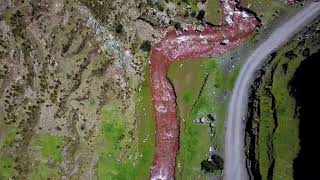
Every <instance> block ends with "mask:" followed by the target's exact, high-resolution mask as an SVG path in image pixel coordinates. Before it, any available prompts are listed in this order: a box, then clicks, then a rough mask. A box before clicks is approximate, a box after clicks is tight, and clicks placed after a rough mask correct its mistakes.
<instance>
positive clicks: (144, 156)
mask: <svg viewBox="0 0 320 180" xmlns="http://www.w3.org/2000/svg"><path fill="white" fill-rule="evenodd" d="M144 72H145V73H146V75H145V81H144V82H143V84H142V86H141V90H140V91H139V92H137V93H135V95H134V102H135V111H134V112H133V111H128V112H127V113H123V112H122V111H121V107H122V106H123V104H122V103H121V102H119V101H118V102H117V101H115V100H113V102H114V103H113V104H110V105H109V106H105V107H104V108H103V110H102V113H101V122H102V126H101V135H100V139H99V140H98V145H97V146H98V154H99V163H98V169H97V174H98V178H99V179H106V180H107V179H108V180H109V179H110V180H111V179H124V180H125V179H137V180H140V179H148V178H149V173H150V171H149V169H150V167H151V165H152V160H153V154H154V139H155V126H154V125H155V124H154V117H153V109H152V97H151V85H150V79H149V74H148V73H149V71H148V68H147V66H145V71H144ZM128 118H131V120H132V119H136V122H135V123H134V124H135V125H134V127H132V126H131V125H130V123H127V122H128ZM150 147H151V148H150Z"/></svg>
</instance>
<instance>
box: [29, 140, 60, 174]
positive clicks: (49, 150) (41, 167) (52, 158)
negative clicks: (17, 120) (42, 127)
mask: <svg viewBox="0 0 320 180" xmlns="http://www.w3.org/2000/svg"><path fill="white" fill-rule="evenodd" d="M62 145H63V138H61V137H58V136H52V135H48V134H39V135H37V136H35V137H33V139H32V141H31V143H30V146H29V157H30V160H31V165H30V166H31V167H32V168H30V170H31V171H30V174H29V175H28V176H29V178H30V179H35V180H38V179H39V180H41V179H50V178H51V179H55V178H59V177H61V169H60V168H59V163H60V162H61V161H62V152H61V147H62Z"/></svg>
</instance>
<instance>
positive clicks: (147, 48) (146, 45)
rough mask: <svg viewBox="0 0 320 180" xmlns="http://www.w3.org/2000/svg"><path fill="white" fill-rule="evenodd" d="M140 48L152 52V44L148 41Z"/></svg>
mask: <svg viewBox="0 0 320 180" xmlns="http://www.w3.org/2000/svg"><path fill="white" fill-rule="evenodd" d="M140 48H141V49H142V50H143V51H146V52H149V51H150V50H151V42H150V41H148V40H145V41H143V42H142V44H141V47H140Z"/></svg>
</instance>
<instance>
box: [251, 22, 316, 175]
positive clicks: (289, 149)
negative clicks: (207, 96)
mask: <svg viewBox="0 0 320 180" xmlns="http://www.w3.org/2000/svg"><path fill="white" fill-rule="evenodd" d="M319 27H320V25H319V18H318V19H317V20H315V21H314V22H313V23H312V25H310V26H309V27H307V28H305V30H303V31H302V32H300V33H298V34H297V35H296V36H295V37H294V38H293V39H292V40H291V41H290V42H289V43H287V44H286V45H284V46H283V47H282V48H280V49H279V50H278V51H277V52H275V53H273V54H272V55H271V56H270V57H269V60H268V61H267V62H266V64H264V65H263V67H262V69H260V70H259V71H258V72H257V74H256V79H255V81H254V83H253V85H252V86H251V92H250V97H249V103H248V107H249V108H248V113H247V122H246V137H245V142H246V156H247V169H248V171H249V175H250V179H258V180H259V179H268V180H270V179H293V178H295V179H297V178H298V179H299V177H300V176H301V173H302V171H298V172H295V171H294V170H298V169H299V167H300V166H302V165H301V164H303V162H302V161H299V160H301V158H299V157H300V156H301V154H302V155H303V154H304V153H302V150H304V152H310V150H308V147H309V149H310V146H308V143H306V142H305V143H303V142H304V141H303V139H305V138H303V132H305V129H304V130H302V129H301V128H303V127H302V125H303V124H305V123H306V122H303V123H302V121H306V118H302V117H307V116H304V115H303V112H304V111H303V110H301V109H303V107H301V106H303V103H301V99H300V100H299V97H298V96H296V94H295V93H294V92H296V91H297V87H294V85H292V84H293V83H292V81H293V80H294V79H295V78H294V77H295V76H297V75H295V73H296V71H298V70H299V69H301V67H300V64H301V63H302V64H303V63H304V62H305V61H307V60H308V59H310V58H311V57H315V56H316V55H315V53H316V52H318V50H319V48H320V40H319V36H320V33H319ZM318 56H319V55H318ZM311 59H312V58H311ZM300 71H302V70H300ZM304 71H307V70H304ZM300 74H301V73H300ZM308 79H309V78H308ZM299 87H300V86H299ZM298 90H299V89H298ZM299 102H300V103H299ZM308 117H309V119H310V116H308ZM300 141H301V142H300ZM299 142H300V143H299ZM304 144H306V146H305V147H304ZM300 146H301V147H300ZM300 149H301V151H300ZM299 151H300V153H299ZM298 155H299V156H298ZM297 157H298V158H297ZM299 163H301V164H299ZM304 166H305V165H304Z"/></svg>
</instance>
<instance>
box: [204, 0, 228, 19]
mask: <svg viewBox="0 0 320 180" xmlns="http://www.w3.org/2000/svg"><path fill="white" fill-rule="evenodd" d="M205 19H206V21H208V22H210V23H212V24H219V23H223V22H224V15H223V7H222V5H221V3H220V2H219V1H217V0H207V6H206V17H205Z"/></svg>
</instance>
